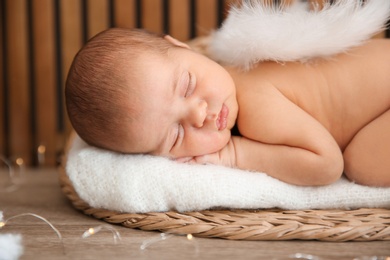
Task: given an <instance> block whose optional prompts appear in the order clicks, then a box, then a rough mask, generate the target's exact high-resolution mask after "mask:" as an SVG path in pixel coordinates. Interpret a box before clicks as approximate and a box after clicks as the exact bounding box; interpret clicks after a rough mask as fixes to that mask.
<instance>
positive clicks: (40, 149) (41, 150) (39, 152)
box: [37, 144, 46, 165]
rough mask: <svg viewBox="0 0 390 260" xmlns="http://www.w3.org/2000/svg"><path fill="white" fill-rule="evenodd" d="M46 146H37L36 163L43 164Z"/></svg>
mask: <svg viewBox="0 0 390 260" xmlns="http://www.w3.org/2000/svg"><path fill="white" fill-rule="evenodd" d="M45 156H46V146H44V145H42V144H41V145H39V146H38V148H37V157H38V165H43V164H45Z"/></svg>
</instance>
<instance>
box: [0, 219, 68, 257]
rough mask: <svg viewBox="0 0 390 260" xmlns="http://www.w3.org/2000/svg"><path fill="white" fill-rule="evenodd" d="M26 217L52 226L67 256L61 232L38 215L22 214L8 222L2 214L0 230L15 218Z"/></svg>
mask: <svg viewBox="0 0 390 260" xmlns="http://www.w3.org/2000/svg"><path fill="white" fill-rule="evenodd" d="M24 216H31V217H35V218H38V219H40V220H42V221H43V222H45V223H46V224H48V225H49V226H50V228H51V229H53V231H54V232H55V233H56V234H57V236H58V238H59V240H60V242H61V245H62V249H63V252H64V254H65V245H64V242H63V239H62V235H61V232H60V231H59V230H58V229H57V228H56V227H55V226H54V225H53V224H51V223H50V221H48V220H47V219H46V218H44V217H42V216H39V215H37V214H34V213H21V214H18V215H15V216H12V217H9V218H7V219H6V220H3V214H2V213H1V214H0V229H1V228H3V227H4V226H5V225H7V222H8V221H10V220H12V219H15V218H19V217H24Z"/></svg>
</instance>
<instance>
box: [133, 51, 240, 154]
mask: <svg viewBox="0 0 390 260" xmlns="http://www.w3.org/2000/svg"><path fill="white" fill-rule="evenodd" d="M139 69H140V73H139V74H140V78H139V80H136V84H137V86H139V88H140V91H141V92H142V93H141V94H140V103H139V104H140V105H139V107H138V108H137V110H138V111H139V114H140V115H141V116H140V117H139V118H138V119H137V120H136V124H132V126H131V128H133V129H131V131H130V132H132V133H133V134H132V138H137V139H136V140H137V144H136V146H137V147H138V150H137V151H138V152H140V153H149V154H154V155H161V156H167V157H170V158H183V157H192V156H197V155H203V154H208V153H213V152H216V151H218V150H220V149H221V148H223V147H224V146H225V145H226V144H227V142H228V141H229V139H230V129H231V128H232V127H233V126H234V124H235V121H236V118H237V113H238V105H237V100H236V90H235V86H234V82H233V80H232V78H231V77H230V75H229V74H228V73H227V71H226V70H225V69H224V68H223V67H221V66H220V65H219V64H217V63H215V62H214V61H211V60H210V59H208V58H206V57H204V56H202V55H200V54H197V53H195V52H192V51H191V50H188V49H186V48H172V49H171V50H170V51H169V53H168V56H166V55H165V56H164V55H152V54H150V55H148V57H143V58H142V64H141V66H140V67H139ZM134 133H135V134H134ZM134 135H135V136H134Z"/></svg>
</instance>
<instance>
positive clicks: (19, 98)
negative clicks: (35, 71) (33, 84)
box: [5, 0, 32, 164]
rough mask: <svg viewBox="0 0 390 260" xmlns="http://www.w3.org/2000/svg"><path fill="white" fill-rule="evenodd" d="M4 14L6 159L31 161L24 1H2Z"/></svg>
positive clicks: (27, 162) (28, 162)
mask: <svg viewBox="0 0 390 260" xmlns="http://www.w3.org/2000/svg"><path fill="white" fill-rule="evenodd" d="M5 1H6V8H7V9H6V12H7V21H6V26H7V46H8V60H7V64H6V66H7V67H8V73H9V75H8V89H9V104H10V106H9V108H8V109H9V119H10V120H9V121H10V125H9V135H10V136H9V137H8V138H9V143H10V156H11V157H13V158H15V157H22V158H23V160H24V161H25V162H26V164H30V163H31V161H32V157H31V154H32V135H31V132H32V129H31V125H30V100H29V99H30V90H29V86H30V84H29V72H28V57H29V53H28V46H27V39H28V36H27V13H26V10H27V6H26V1H24V0H5Z"/></svg>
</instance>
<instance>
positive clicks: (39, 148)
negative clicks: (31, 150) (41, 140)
mask: <svg viewBox="0 0 390 260" xmlns="http://www.w3.org/2000/svg"><path fill="white" fill-rule="evenodd" d="M45 152H46V146H44V145H40V146H38V153H40V154H42V153H45Z"/></svg>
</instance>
